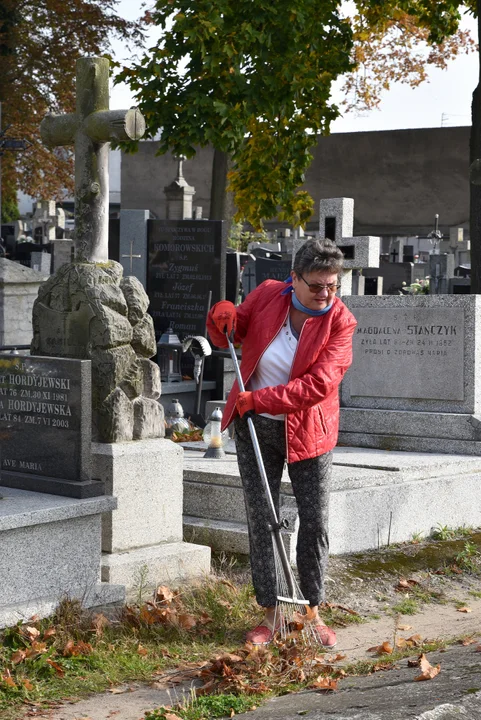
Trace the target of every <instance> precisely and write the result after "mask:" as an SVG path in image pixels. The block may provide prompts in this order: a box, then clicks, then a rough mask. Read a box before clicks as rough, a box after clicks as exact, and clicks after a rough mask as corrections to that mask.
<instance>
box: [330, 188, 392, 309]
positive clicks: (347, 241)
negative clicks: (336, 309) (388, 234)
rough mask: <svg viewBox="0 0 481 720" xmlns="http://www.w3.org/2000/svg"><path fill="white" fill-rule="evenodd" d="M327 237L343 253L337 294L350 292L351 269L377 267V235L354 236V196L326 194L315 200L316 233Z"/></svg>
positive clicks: (348, 293) (351, 289) (378, 244)
mask: <svg viewBox="0 0 481 720" xmlns="http://www.w3.org/2000/svg"><path fill="white" fill-rule="evenodd" d="M326 230H330V231H331V238H330V239H331V240H334V241H335V243H336V245H337V246H338V247H339V248H340V250H342V252H343V253H344V263H343V265H344V271H343V274H342V276H341V279H340V281H341V290H340V295H352V291H353V280H352V271H353V270H362V268H377V267H379V251H380V244H381V239H380V238H379V237H374V236H369V235H362V236H354V235H353V232H354V200H353V199H352V198H328V199H326V200H321V201H320V204H319V233H320V235H321V237H326Z"/></svg>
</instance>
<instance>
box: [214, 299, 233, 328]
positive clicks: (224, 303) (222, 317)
mask: <svg viewBox="0 0 481 720" xmlns="http://www.w3.org/2000/svg"><path fill="white" fill-rule="evenodd" d="M236 315H237V313H236V309H235V305H233V303H231V302H229V300H221V301H220V302H218V303H216V304H215V305H214V307H213V308H212V315H211V317H212V322H213V323H214V325H215V326H216V328H217V329H218V330H220V332H221V333H225V332H227V334H228V335H230V334H231V332H232V331H233V330H235V323H236Z"/></svg>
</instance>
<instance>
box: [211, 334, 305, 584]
mask: <svg viewBox="0 0 481 720" xmlns="http://www.w3.org/2000/svg"><path fill="white" fill-rule="evenodd" d="M225 335H226V338H227V343H228V347H229V352H230V355H231V359H232V363H233V365H234V370H235V374H236V377H237V383H238V385H239V390H240V392H245V387H244V383H243V381H242V375H241V371H240V368H239V362H238V360H237V355H236V352H235V348H234V345H233V343H232V340H231V338H230V337H229V335H228V333H227V332H226V334H225ZM232 335H233V333H232ZM247 425H248V427H249V433H250V436H251V440H252V445H253V447H254V452H255V456H256V460H257V467H258V468H259V473H260V476H261V480H262V483H263V485H264V490H265V494H266V498H267V503H268V505H269V512H270V515H271V526H272V527H271V531H272V534H273V536H274V540H275V542H276V546H277V550H278V552H279V556H280V559H281V563H282V567H283V570H284V574H285V576H286V581H287V585H288V588H289V592H290V593H291V597H294V594H295V582H294V576H293V574H292V569H291V566H290V563H289V560H288V558H287V553H286V548H285V547H284V543H283V541H282V537H281V533H280V528H281V525H280V524H279V518H278V517H277V512H276V507H275V505H274V500H273V499H272V493H271V489H270V487H269V481H268V479H267V475H266V471H265V467H264V461H263V460H262V454H261V449H260V447H259V441H258V439H257V433H256V429H255V427H254V422H253V420H252V418H251V417H248V418H247Z"/></svg>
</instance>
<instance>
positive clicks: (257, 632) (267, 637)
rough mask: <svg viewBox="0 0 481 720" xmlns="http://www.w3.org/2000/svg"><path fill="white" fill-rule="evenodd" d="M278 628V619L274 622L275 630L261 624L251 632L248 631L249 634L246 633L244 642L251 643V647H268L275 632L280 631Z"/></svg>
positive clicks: (279, 623) (279, 622)
mask: <svg viewBox="0 0 481 720" xmlns="http://www.w3.org/2000/svg"><path fill="white" fill-rule="evenodd" d="M264 622H265V621H264ZM280 627H281V621H280V619H278V621H277V622H276V627H275V628H271V627H269V626H268V625H265V624H264V623H261V624H260V625H258V626H257V627H255V628H254V629H253V630H249V632H248V633H246V642H249V643H252V645H269V643H270V642H272V639H273V638H274V635H275V634H276V632H278V631H279V630H280Z"/></svg>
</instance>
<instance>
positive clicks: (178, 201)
mask: <svg viewBox="0 0 481 720" xmlns="http://www.w3.org/2000/svg"><path fill="white" fill-rule="evenodd" d="M184 160H185V158H184V157H183V156H180V157H179V158H178V160H177V176H176V178H175V179H174V180H173V181H172V182H171V183H170V185H166V187H164V193H165V196H166V199H167V204H166V207H167V220H190V219H191V218H192V214H193V213H192V200H193V197H194V195H195V188H194V187H193V186H192V185H189V184H188V182H187V180H186V179H185V178H184V174H183V170H182V165H183V162H184ZM199 219H200V218H199Z"/></svg>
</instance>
